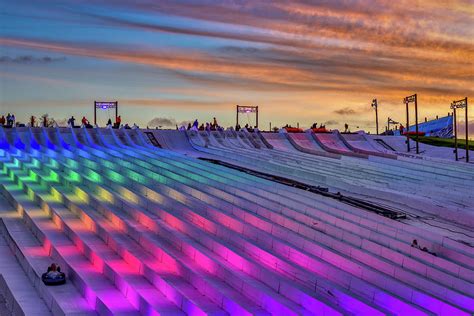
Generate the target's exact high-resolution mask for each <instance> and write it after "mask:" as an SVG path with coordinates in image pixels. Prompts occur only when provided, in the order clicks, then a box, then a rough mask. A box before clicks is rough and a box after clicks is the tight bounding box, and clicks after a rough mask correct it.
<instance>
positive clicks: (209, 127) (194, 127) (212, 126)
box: [176, 117, 224, 131]
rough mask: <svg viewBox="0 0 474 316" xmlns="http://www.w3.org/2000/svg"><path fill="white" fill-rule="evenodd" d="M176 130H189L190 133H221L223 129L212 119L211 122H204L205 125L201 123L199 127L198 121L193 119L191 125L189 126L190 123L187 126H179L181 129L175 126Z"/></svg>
mask: <svg viewBox="0 0 474 316" xmlns="http://www.w3.org/2000/svg"><path fill="white" fill-rule="evenodd" d="M176 129H177V130H180V131H185V130H188V131H189V130H191V131H223V130H224V128H223V127H222V126H220V125H219V124H218V123H217V119H216V118H215V117H214V118H213V119H212V122H206V123H205V125H204V123H202V124H201V125H199V121H198V119H195V120H194V122H193V124H191V122H189V123H188V126H187V127H186V126H184V125H183V126H181V127H178V125H176Z"/></svg>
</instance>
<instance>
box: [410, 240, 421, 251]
mask: <svg viewBox="0 0 474 316" xmlns="http://www.w3.org/2000/svg"><path fill="white" fill-rule="evenodd" d="M411 246H412V247H414V248H418V249H420V246H419V245H418V240H416V239H413V241H412V242H411Z"/></svg>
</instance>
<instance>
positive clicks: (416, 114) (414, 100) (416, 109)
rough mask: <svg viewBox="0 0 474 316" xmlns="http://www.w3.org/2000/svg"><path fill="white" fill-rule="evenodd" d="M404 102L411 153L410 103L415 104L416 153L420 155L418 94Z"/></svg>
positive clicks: (408, 149)
mask: <svg viewBox="0 0 474 316" xmlns="http://www.w3.org/2000/svg"><path fill="white" fill-rule="evenodd" d="M403 102H404V103H405V105H406V111H407V127H406V128H407V131H406V134H407V151H410V134H409V132H410V119H409V111H408V103H411V102H414V103H415V124H416V125H415V126H416V127H415V128H416V137H415V139H416V153H417V154H419V153H420V147H419V144H418V102H417V97H416V93H415V94H413V95H410V96H408V97H406V98H404V99H403Z"/></svg>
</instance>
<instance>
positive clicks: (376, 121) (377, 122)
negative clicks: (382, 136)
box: [372, 99, 379, 135]
mask: <svg viewBox="0 0 474 316" xmlns="http://www.w3.org/2000/svg"><path fill="white" fill-rule="evenodd" d="M372 108H373V109H374V110H375V129H376V131H377V135H378V134H379V113H378V104H377V99H373V100H372Z"/></svg>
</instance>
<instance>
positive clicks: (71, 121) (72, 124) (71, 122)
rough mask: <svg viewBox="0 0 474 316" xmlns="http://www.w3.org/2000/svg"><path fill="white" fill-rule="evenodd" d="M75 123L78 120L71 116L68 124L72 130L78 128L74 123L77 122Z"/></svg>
mask: <svg viewBox="0 0 474 316" xmlns="http://www.w3.org/2000/svg"><path fill="white" fill-rule="evenodd" d="M75 121H76V119H75V118H74V116H71V118H70V119H69V120H68V121H67V123H68V124H69V125H70V126H71V127H72V128H74V127H76V126H75V125H74V122H75Z"/></svg>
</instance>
